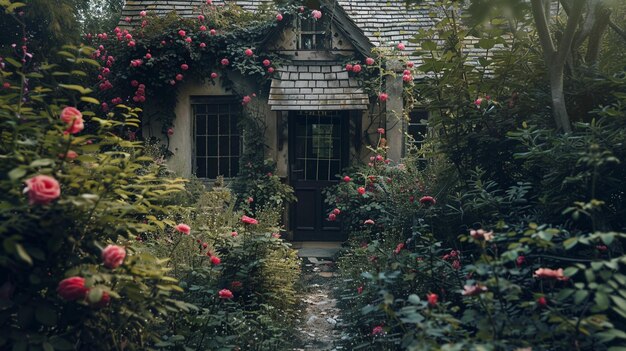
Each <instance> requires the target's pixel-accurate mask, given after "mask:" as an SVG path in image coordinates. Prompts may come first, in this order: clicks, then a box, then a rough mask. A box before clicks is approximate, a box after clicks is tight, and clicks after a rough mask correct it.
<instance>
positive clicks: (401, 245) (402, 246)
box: [393, 243, 404, 255]
mask: <svg viewBox="0 0 626 351" xmlns="http://www.w3.org/2000/svg"><path fill="white" fill-rule="evenodd" d="M402 249H404V243H399V244H398V245H397V246H396V249H395V250H393V253H395V254H396V255H398V254H399V253H400V252H402Z"/></svg>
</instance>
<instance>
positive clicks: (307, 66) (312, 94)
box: [269, 61, 369, 111]
mask: <svg viewBox="0 0 626 351" xmlns="http://www.w3.org/2000/svg"><path fill="white" fill-rule="evenodd" d="M269 105H270V106H271V109H272V110H273V111H329V110H366V109H367V108H368V105H369V98H368V96H367V94H366V93H365V92H364V91H363V88H362V87H360V86H359V83H358V82H357V81H356V80H355V79H354V78H351V77H350V76H349V75H348V72H347V71H346V70H345V69H344V68H343V66H341V65H339V64H337V63H336V62H314V61H306V62H292V63H290V64H287V65H284V66H282V67H281V68H279V69H278V73H277V77H276V78H274V79H272V84H271V88H270V95H269Z"/></svg>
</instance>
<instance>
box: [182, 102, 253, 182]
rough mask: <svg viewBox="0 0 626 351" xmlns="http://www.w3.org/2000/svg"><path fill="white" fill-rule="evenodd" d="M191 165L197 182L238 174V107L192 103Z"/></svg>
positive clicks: (236, 103) (239, 145)
mask: <svg viewBox="0 0 626 351" xmlns="http://www.w3.org/2000/svg"><path fill="white" fill-rule="evenodd" d="M192 109H193V119H194V140H195V149H194V159H195V160H194V165H195V174H196V176H197V177H198V178H208V179H215V178H217V177H218V176H224V177H226V178H232V177H235V176H237V173H238V172H239V155H240V153H241V135H240V133H239V128H238V127H237V123H238V122H239V115H240V113H241V104H240V103H239V102H238V101H237V100H235V99H225V98H197V99H192Z"/></svg>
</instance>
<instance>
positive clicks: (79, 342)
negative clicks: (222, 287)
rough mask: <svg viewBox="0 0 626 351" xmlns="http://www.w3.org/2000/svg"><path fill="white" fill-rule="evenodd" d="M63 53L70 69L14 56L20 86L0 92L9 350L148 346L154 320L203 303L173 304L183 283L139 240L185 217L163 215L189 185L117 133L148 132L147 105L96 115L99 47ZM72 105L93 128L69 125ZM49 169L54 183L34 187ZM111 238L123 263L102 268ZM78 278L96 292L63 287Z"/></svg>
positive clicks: (3, 343)
mask: <svg viewBox="0 0 626 351" xmlns="http://www.w3.org/2000/svg"><path fill="white" fill-rule="evenodd" d="M64 50H65V51H63V52H62V54H63V57H64V58H65V60H66V62H65V64H64V66H63V67H61V66H58V65H48V66H41V67H37V71H35V72H30V71H28V70H26V68H25V67H24V66H22V65H21V64H20V63H19V62H17V61H15V60H12V59H10V58H7V59H5V61H6V62H7V63H9V64H10V65H11V66H12V67H10V68H9V67H7V70H5V71H3V72H2V73H3V75H4V76H5V79H6V81H7V82H10V83H11V86H10V87H9V88H8V89H5V90H3V91H1V92H0V125H1V126H2V127H1V128H0V130H1V132H0V133H1V134H0V154H2V162H1V163H0V174H1V175H2V176H1V178H0V191H1V193H2V196H1V201H0V238H1V240H2V243H3V245H2V251H0V267H2V269H1V273H0V282H1V286H2V296H1V298H0V304H1V307H0V321H1V323H2V326H1V329H2V333H1V334H0V348H2V349H13V350H26V349H41V348H43V349H44V350H51V349H53V348H54V349H59V350H70V349H90V350H112V349H122V348H123V349H129V350H145V349H148V348H150V345H151V344H152V343H153V342H154V340H156V339H158V335H157V334H156V333H155V329H154V326H155V325H158V324H160V323H162V321H163V318H165V317H166V316H167V315H169V314H176V312H178V311H180V310H185V311H188V310H189V309H190V308H192V307H193V306H190V305H189V304H187V303H184V302H182V301H179V300H176V299H174V297H173V296H172V294H173V293H174V292H177V291H181V288H180V287H179V286H178V284H177V280H176V279H174V278H172V277H171V276H169V275H168V268H167V267H166V266H165V262H164V261H163V260H161V259H159V258H157V257H155V256H154V255H152V254H151V253H150V252H149V251H146V250H144V249H143V248H142V247H140V246H137V245H136V240H135V239H136V238H137V237H139V236H140V235H141V234H142V233H144V232H146V231H154V230H156V228H159V227H160V228H164V227H166V226H170V225H172V224H174V223H172V222H169V221H167V220H163V221H162V220H160V219H159V217H162V216H163V215H165V214H166V213H168V212H169V211H171V210H174V209H175V206H172V205H167V204H166V202H167V201H168V199H169V198H170V196H171V195H172V194H176V193H178V192H180V191H182V190H183V189H184V182H185V181H184V180H183V179H178V178H161V177H159V176H158V175H159V173H160V172H161V167H160V166H158V165H156V164H154V163H153V162H152V159H151V158H150V157H146V156H144V155H143V151H142V144H141V143H139V142H131V141H126V140H124V139H122V138H120V137H119V136H118V135H117V133H118V132H119V131H121V130H124V129H125V128H127V127H133V128H136V127H137V125H138V123H139V120H138V118H137V112H138V111H137V110H133V109H129V108H125V107H124V106H118V107H117V108H116V109H115V110H114V111H112V112H111V113H109V114H108V115H107V116H106V117H104V116H102V117H99V116H98V114H97V113H94V112H93V110H92V108H93V107H94V105H96V106H97V104H98V101H97V100H96V99H94V98H92V97H90V96H89V93H90V92H91V90H90V89H87V88H84V87H82V86H80V81H81V79H82V77H83V76H85V75H86V74H87V73H86V72H89V71H90V70H91V69H94V68H96V67H97V63H95V62H94V61H91V60H90V59H88V57H90V55H91V54H92V53H93V50H92V49H89V48H72V47H66V48H65V49H64ZM94 66H95V67H94ZM52 77H54V78H52ZM26 87H28V89H26ZM66 106H77V107H78V108H79V109H80V110H81V111H82V116H83V117H82V118H83V119H84V123H83V124H84V127H85V128H84V130H83V131H81V130H80V129H82V128H80V127H81V126H80V124H81V123H79V122H80V121H79V120H78V119H75V120H73V121H72V120H69V123H67V121H65V122H63V121H61V120H60V118H59V116H61V118H63V117H67V116H70V115H69V114H68V111H69V112H71V111H72V110H67V109H64V107H66ZM41 175H45V176H48V177H49V178H46V179H47V187H39V188H35V186H34V185H32V184H31V185H28V184H27V188H29V189H30V190H29V191H28V193H24V192H23V189H24V188H25V184H24V183H25V182H27V183H29V182H32V179H44V178H35V177H39V176H41ZM56 184H58V187H57V185H56ZM39 185H42V184H39ZM56 190H60V191H58V192H56ZM38 194H39V196H38ZM29 198H30V201H29ZM109 244H117V245H120V246H122V247H125V251H126V258H125V259H124V261H123V264H122V265H121V266H119V267H115V266H111V268H107V267H105V266H104V265H103V262H102V259H101V253H102V249H103V247H105V246H107V245H109ZM72 276H74V277H82V278H84V279H85V283H84V284H85V285H84V286H85V287H84V288H81V287H80V284H79V285H78V286H75V289H74V290H73V292H72V291H69V292H68V290H67V289H64V288H63V287H60V288H58V287H59V285H60V282H61V281H62V280H63V279H64V278H67V277H72ZM78 280H80V279H78ZM57 292H58V293H57ZM68 293H69V295H68ZM61 296H64V297H65V299H64V298H62V297H61ZM68 300H75V301H68ZM109 300H110V301H109Z"/></svg>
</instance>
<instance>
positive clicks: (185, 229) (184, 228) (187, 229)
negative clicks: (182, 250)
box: [174, 223, 191, 235]
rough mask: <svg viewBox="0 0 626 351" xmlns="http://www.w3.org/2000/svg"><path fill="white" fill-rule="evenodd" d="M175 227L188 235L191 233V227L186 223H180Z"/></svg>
mask: <svg viewBox="0 0 626 351" xmlns="http://www.w3.org/2000/svg"><path fill="white" fill-rule="evenodd" d="M174 229H176V230H178V231H179V232H181V233H184V234H186V235H189V233H190V232H191V227H189V226H188V225H186V224H184V223H180V224H178V225H176V227H174Z"/></svg>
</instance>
